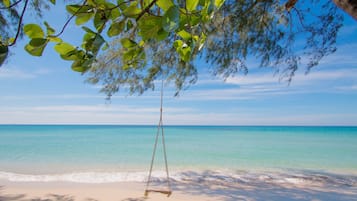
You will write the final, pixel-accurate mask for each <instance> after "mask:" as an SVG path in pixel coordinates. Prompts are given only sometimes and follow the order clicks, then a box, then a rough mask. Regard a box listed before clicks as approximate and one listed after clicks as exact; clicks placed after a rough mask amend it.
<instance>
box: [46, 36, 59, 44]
mask: <svg viewBox="0 0 357 201" xmlns="http://www.w3.org/2000/svg"><path fill="white" fill-rule="evenodd" d="M47 39H48V40H50V41H51V42H54V43H61V42H62V39H60V38H58V37H51V36H49V37H47Z"/></svg>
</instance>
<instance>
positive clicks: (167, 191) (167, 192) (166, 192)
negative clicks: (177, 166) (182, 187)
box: [145, 189, 172, 197]
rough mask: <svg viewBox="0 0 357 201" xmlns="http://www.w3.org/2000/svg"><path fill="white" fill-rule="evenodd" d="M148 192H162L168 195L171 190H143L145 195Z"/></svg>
mask: <svg viewBox="0 0 357 201" xmlns="http://www.w3.org/2000/svg"><path fill="white" fill-rule="evenodd" d="M149 193H162V194H165V195H167V197H170V195H171V194H172V191H170V190H166V191H165V190H155V189H147V190H145V196H148V195H149Z"/></svg>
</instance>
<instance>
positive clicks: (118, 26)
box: [107, 20, 125, 37]
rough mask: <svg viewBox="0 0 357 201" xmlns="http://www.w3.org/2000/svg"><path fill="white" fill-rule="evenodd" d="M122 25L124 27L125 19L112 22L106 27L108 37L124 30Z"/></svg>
mask: <svg viewBox="0 0 357 201" xmlns="http://www.w3.org/2000/svg"><path fill="white" fill-rule="evenodd" d="M124 27H125V20H122V21H120V22H115V23H112V25H111V26H110V27H109V29H108V32H107V34H108V36H109V37H113V36H117V35H119V34H120V33H121V32H122V31H123V30H124Z"/></svg>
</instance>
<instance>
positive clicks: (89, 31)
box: [82, 26, 97, 35]
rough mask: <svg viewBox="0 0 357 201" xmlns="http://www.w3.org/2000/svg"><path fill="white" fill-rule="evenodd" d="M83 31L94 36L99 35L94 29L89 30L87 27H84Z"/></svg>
mask: <svg viewBox="0 0 357 201" xmlns="http://www.w3.org/2000/svg"><path fill="white" fill-rule="evenodd" d="M82 29H83V30H84V31H86V32H87V33H90V34H93V35H95V34H97V33H96V32H94V31H93V30H92V29H90V28H88V27H86V26H83V27H82Z"/></svg>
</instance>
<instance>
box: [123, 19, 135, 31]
mask: <svg viewBox="0 0 357 201" xmlns="http://www.w3.org/2000/svg"><path fill="white" fill-rule="evenodd" d="M133 27H134V24H133V22H132V21H131V20H127V22H126V29H125V30H126V31H129V30H130V29H131V28H133Z"/></svg>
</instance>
